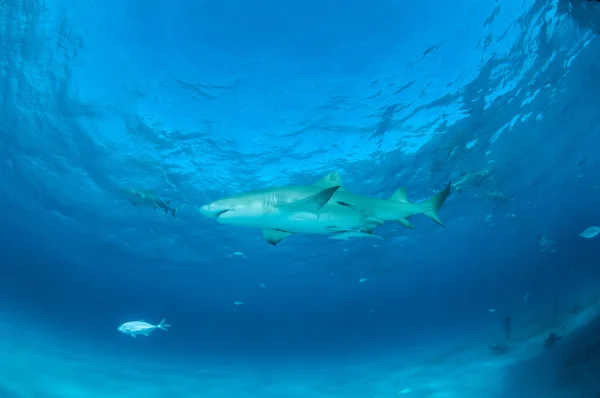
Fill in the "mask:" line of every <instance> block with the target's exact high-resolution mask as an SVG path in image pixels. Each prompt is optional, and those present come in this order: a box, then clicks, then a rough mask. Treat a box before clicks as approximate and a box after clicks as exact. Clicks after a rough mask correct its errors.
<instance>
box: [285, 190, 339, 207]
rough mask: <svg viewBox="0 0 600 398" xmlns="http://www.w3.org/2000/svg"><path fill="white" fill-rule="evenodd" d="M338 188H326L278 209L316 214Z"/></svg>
mask: <svg viewBox="0 0 600 398" xmlns="http://www.w3.org/2000/svg"><path fill="white" fill-rule="evenodd" d="M339 188H340V187H339V186H335V187H331V188H326V189H324V190H322V191H320V192H317V193H316V194H314V195H311V196H309V197H308V198H304V199H302V200H299V201H297V202H294V203H290V204H287V205H283V206H280V207H279V209H280V210H281V211H285V212H291V213H318V212H319V210H321V208H322V207H323V206H325V204H326V203H327V202H329V199H331V197H332V196H333V194H334V193H335V191H337V190H338V189H339Z"/></svg>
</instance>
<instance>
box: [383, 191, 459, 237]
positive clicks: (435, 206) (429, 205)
mask: <svg viewBox="0 0 600 398" xmlns="http://www.w3.org/2000/svg"><path fill="white" fill-rule="evenodd" d="M450 187H451V184H448V185H446V188H444V189H442V190H441V191H439V192H438V193H436V194H435V195H433V196H432V197H431V198H429V199H427V200H424V201H423V202H421V203H417V204H415V206H418V207H419V211H417V212H415V214H417V213H420V214H424V215H426V216H427V217H429V218H431V219H432V220H433V221H435V222H436V223H438V224H440V225H441V226H444V223H443V222H442V220H440V218H439V216H438V212H439V211H440V209H441V208H442V206H443V205H444V202H445V201H446V198H447V197H448V195H450ZM389 200H391V201H395V202H400V203H406V204H412V203H411V202H409V201H408V197H407V196H406V188H405V187H401V188H398V189H397V190H396V192H394V194H393V195H392V196H391V197H390V199H389ZM409 218H410V216H408V217H404V218H399V219H398V220H397V221H398V222H399V223H400V225H402V226H404V227H406V228H410V229H413V228H414V227H415V226H414V224H413V223H412V222H410V220H409Z"/></svg>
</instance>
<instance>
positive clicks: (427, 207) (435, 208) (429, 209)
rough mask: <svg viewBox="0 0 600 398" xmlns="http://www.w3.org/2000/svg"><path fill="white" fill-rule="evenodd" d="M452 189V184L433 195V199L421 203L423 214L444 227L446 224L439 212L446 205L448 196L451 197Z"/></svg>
mask: <svg viewBox="0 0 600 398" xmlns="http://www.w3.org/2000/svg"><path fill="white" fill-rule="evenodd" d="M450 187H451V184H450V183H448V185H446V188H444V189H442V190H441V191H439V192H438V193H436V194H435V195H433V196H432V197H431V198H429V199H427V200H425V201H423V202H421V203H419V204H420V205H421V206H422V208H423V210H422V211H421V213H423V214H424V215H426V216H427V217H429V218H431V219H432V220H433V221H435V222H436V223H438V224H440V225H441V226H442V227H443V226H444V223H443V222H442V220H440V218H439V217H438V212H439V211H440V209H441V208H442V206H443V205H444V202H445V201H446V198H447V197H448V195H450Z"/></svg>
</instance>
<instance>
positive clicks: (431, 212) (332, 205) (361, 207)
mask: <svg viewBox="0 0 600 398" xmlns="http://www.w3.org/2000/svg"><path fill="white" fill-rule="evenodd" d="M449 194H450V184H448V185H447V186H446V188H445V189H443V190H442V191H440V192H438V193H436V194H435V195H433V196H432V197H431V198H429V199H427V200H425V201H423V202H420V203H411V202H409V201H408V199H407V197H406V189H405V188H400V189H398V190H397V191H396V192H395V193H394V194H393V195H392V197H391V198H390V199H388V200H385V199H376V198H369V197H366V196H361V195H356V194H353V193H350V192H347V191H346V190H344V188H343V187H342V180H341V177H340V175H339V173H338V172H337V171H334V172H332V173H330V174H328V175H327V176H325V177H324V178H323V179H321V180H319V181H317V182H315V183H314V184H312V185H306V186H283V187H273V188H265V189H259V190H256V191H251V192H247V193H243V194H239V195H236V196H232V197H229V198H225V199H221V200H217V201H215V202H212V203H209V204H206V205H204V206H202V207H201V208H200V209H199V210H200V212H201V213H202V214H203V215H205V216H206V217H209V218H214V219H216V220H217V221H218V222H220V223H222V224H229V225H237V226H242V227H249V228H261V229H262V230H263V235H264V237H265V239H266V241H267V242H269V243H270V244H272V245H276V244H278V243H279V242H281V241H282V240H283V239H285V238H286V237H288V236H290V235H293V234H295V233H305V234H327V235H330V236H329V237H330V238H331V239H348V238H353V237H357V238H363V237H370V238H379V239H381V237H379V236H376V235H373V230H374V229H375V228H376V227H377V226H379V225H382V224H383V223H384V222H385V221H397V222H399V223H400V224H401V225H403V226H405V227H407V228H414V225H413V224H412V223H411V222H410V220H409V219H410V217H411V216H413V215H415V214H424V215H425V216H427V217H429V218H431V219H432V220H433V221H435V222H437V223H438V224H440V225H442V226H443V225H444V224H443V223H442V221H441V220H440V219H439V217H438V211H439V210H440V208H441V207H442V206H443V204H444V202H445V201H446V198H447V197H448V195H449Z"/></svg>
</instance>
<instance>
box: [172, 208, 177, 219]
mask: <svg viewBox="0 0 600 398" xmlns="http://www.w3.org/2000/svg"><path fill="white" fill-rule="evenodd" d="M175 213H177V208H176V207H171V215H172V216H173V218H177V217H175Z"/></svg>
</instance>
